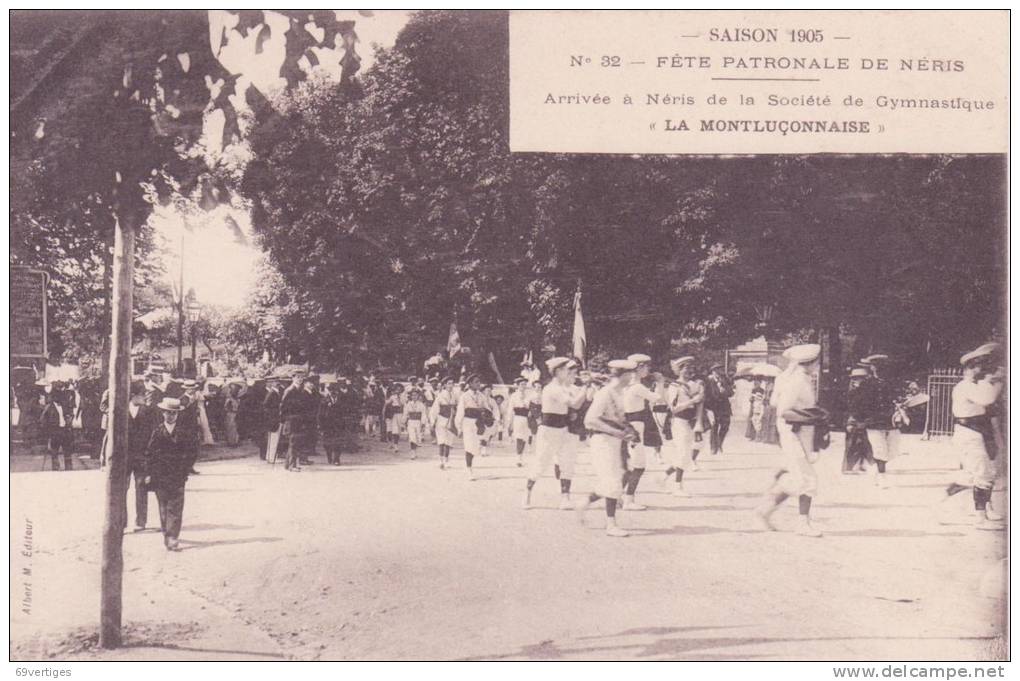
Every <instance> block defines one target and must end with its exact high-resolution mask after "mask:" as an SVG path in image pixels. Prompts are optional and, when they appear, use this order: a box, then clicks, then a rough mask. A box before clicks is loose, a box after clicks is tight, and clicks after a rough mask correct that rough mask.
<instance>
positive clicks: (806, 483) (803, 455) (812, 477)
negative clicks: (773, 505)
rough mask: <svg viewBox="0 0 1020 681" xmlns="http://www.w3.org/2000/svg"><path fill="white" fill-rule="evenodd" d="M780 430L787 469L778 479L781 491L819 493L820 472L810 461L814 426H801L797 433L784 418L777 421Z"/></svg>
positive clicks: (810, 494) (777, 427)
mask: <svg viewBox="0 0 1020 681" xmlns="http://www.w3.org/2000/svg"><path fill="white" fill-rule="evenodd" d="M776 430H778V431H779V446H780V447H781V448H782V450H783V459H784V460H785V469H786V470H785V471H784V472H783V474H782V475H780V476H779V478H778V479H777V480H776V486H777V488H778V489H779V491H781V492H783V493H784V494H788V495H790V496H791V497H792V496H799V495H801V494H806V495H808V496H814V495H815V494H817V493H818V472H817V471H816V470H815V467H814V465H813V464H812V463H811V462H810V461H808V455H809V454H811V453H813V451H814V438H815V427H814V426H801V427H800V430H798V431H797V432H796V433H795V432H793V426H791V425H789V424H788V423H786V421H784V420H783V419H779V420H777V421H776Z"/></svg>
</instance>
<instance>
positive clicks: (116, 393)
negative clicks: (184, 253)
mask: <svg viewBox="0 0 1020 681" xmlns="http://www.w3.org/2000/svg"><path fill="white" fill-rule="evenodd" d="M135 217H136V216H134V215H132V214H130V213H129V212H125V213H124V214H123V215H121V216H120V219H119V220H117V222H116V226H115V236H114V249H113V250H114V258H113V333H112V341H111V347H110V368H111V371H110V381H109V389H110V412H109V428H108V430H107V438H108V443H107V447H108V449H107V457H106V486H105V500H106V505H105V514H104V519H103V556H102V576H101V584H100V611H99V626H100V629H99V645H100V646H102V647H103V648H117V647H119V646H120V645H121V606H122V599H121V588H122V586H123V574H124V554H123V541H124V527H125V525H126V522H127V518H126V515H127V503H126V496H127V456H128V398H129V390H130V383H131V311H132V309H133V301H132V298H133V295H132V288H133V286H134V277H133V274H134V262H135Z"/></svg>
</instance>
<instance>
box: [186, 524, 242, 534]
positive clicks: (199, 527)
mask: <svg viewBox="0 0 1020 681" xmlns="http://www.w3.org/2000/svg"><path fill="white" fill-rule="evenodd" d="M253 527H255V526H254V525H232V524H230V523H224V524H223V525H216V524H213V523H197V524H195V525H185V526H184V527H182V528H181V532H205V531H206V530H250V529H252V528H253Z"/></svg>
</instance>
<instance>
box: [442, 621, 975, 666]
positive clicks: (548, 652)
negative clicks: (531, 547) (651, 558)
mask: <svg viewBox="0 0 1020 681" xmlns="http://www.w3.org/2000/svg"><path fill="white" fill-rule="evenodd" d="M714 628H717V627H704V629H714ZM662 629H664V630H667V631H668V630H670V629H672V628H671V627H662ZM697 629H698V628H697V627H691V628H690V629H689V630H697ZM655 630H656V628H651V629H649V632H650V633H649V634H643V635H652V636H657V635H658V634H656V633H654V632H655ZM684 631H686V630H685V629H684V628H676V630H675V633H682V632H684ZM640 632H642V630H641V629H631V630H627V631H623V632H620V633H618V634H612V635H608V636H601V637H586V638H584V639H576V641H575V642H572V643H574V644H573V645H572V644H570V643H568V644H559V643H557V642H556V641H553V640H545V641H540V642H538V643H534V644H531V645H525V646H521V647H520V648H519V649H518V650H516V651H514V652H510V653H500V654H495V655H477V656H472V657H466V658H462V659H463V660H469V661H470V660H474V661H478V660H507V659H526V660H566V659H604V658H612V659H617V660H619V659H640V658H656V659H663V660H751V659H762V658H777V657H779V658H782V659H787V658H786V657H783V656H781V655H777V654H775V653H767V652H765V653H747V652H740V653H729V654H727V653H726V652H724V651H715V652H713V650H714V649H719V648H736V647H740V646H757V645H769V644H775V643H804V644H811V643H824V642H837V643H840V642H843V641H848V640H862V641H889V640H901V641H952V642H956V641H961V640H967V641H989V642H991V641H993V640H994V638H995V637H992V636H988V637H984V636H962V637H949V636H936V637H923V636H902V637H895V636H894V637H889V636H839V637H835V636H832V637H827V636H818V637H764V636H734V637H722V636H718V637H703V638H694V637H684V636H674V637H668V636H664V637H662V638H659V639H658V640H656V641H653V642H651V643H622V642H621V643H613V642H612V641H613V639H618V638H621V637H625V636H634V635H642V634H641V633H640ZM670 633H674V632H670ZM591 639H603V640H604V641H605V642H606V643H605V645H577V644H576V642H577V641H583V640H591ZM798 657H803V655H801V654H798ZM789 659H796V658H789Z"/></svg>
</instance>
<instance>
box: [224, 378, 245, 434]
mask: <svg viewBox="0 0 1020 681" xmlns="http://www.w3.org/2000/svg"><path fill="white" fill-rule="evenodd" d="M240 407H241V402H240V400H238V399H237V386H236V385H229V386H227V398H226V399H225V400H224V401H223V430H224V432H225V434H226V436H227V444H228V445H230V446H231V447H236V446H237V443H238V441H239V438H238V435H237V412H238V410H239V409H240Z"/></svg>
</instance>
